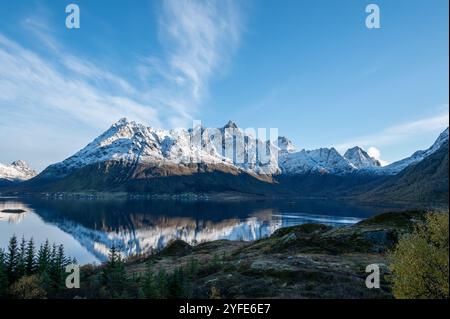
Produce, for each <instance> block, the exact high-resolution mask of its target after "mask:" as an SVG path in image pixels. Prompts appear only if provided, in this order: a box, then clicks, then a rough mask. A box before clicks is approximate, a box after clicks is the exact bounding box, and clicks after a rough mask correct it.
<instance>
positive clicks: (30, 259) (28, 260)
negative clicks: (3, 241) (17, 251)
mask: <svg viewBox="0 0 450 319" xmlns="http://www.w3.org/2000/svg"><path fill="white" fill-rule="evenodd" d="M34 255H35V248H34V240H33V238H31V239H30V240H29V241H28V245H27V251H26V253H25V272H26V274H27V276H30V275H32V274H34V273H35V271H36V259H35V257H34Z"/></svg>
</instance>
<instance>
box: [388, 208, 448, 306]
mask: <svg viewBox="0 0 450 319" xmlns="http://www.w3.org/2000/svg"><path fill="white" fill-rule="evenodd" d="M448 227H449V216H448V213H446V214H444V213H430V214H428V215H427V217H426V220H425V222H423V223H421V224H420V225H418V226H417V227H416V229H415V230H414V231H413V232H412V233H411V234H408V235H405V236H403V237H401V238H400V240H399V242H398V244H397V246H396V247H395V249H394V250H393V251H392V252H391V254H390V261H391V263H390V269H391V272H392V276H391V280H392V284H393V287H392V291H393V294H394V296H395V297H396V298H401V299H414V298H421V299H425V298H432V299H435V298H436V299H437V298H445V299H447V298H448V297H449V293H448V289H449V267H448V264H449V229H448Z"/></svg>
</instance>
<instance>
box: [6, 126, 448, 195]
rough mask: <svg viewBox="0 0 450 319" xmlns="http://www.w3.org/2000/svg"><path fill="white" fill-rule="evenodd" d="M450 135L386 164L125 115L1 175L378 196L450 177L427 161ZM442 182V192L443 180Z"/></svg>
mask: <svg viewBox="0 0 450 319" xmlns="http://www.w3.org/2000/svg"><path fill="white" fill-rule="evenodd" d="M448 134H449V130H448V128H447V129H446V130H445V131H444V132H442V133H441V134H440V135H439V137H438V138H437V140H436V142H435V143H434V144H433V145H432V146H431V147H430V148H428V149H426V150H423V151H417V152H415V153H414V154H412V155H411V156H410V157H408V158H405V159H403V160H400V161H398V162H395V163H392V164H390V165H387V166H382V165H381V163H380V162H379V161H378V160H376V159H374V158H372V157H370V155H369V154H368V153H367V152H366V151H364V150H363V149H362V148H360V147H358V146H355V147H353V148H350V149H349V150H347V151H346V152H345V153H344V154H343V155H341V154H340V153H339V152H338V151H337V150H336V149H334V148H320V149H316V150H304V149H303V150H300V151H297V150H296V148H295V146H294V145H293V143H292V142H291V141H290V140H289V139H288V138H286V137H278V138H277V139H275V140H273V141H270V140H262V139H259V138H256V137H255V134H252V132H247V130H243V129H240V128H239V127H238V126H237V125H236V123H234V122H232V121H229V122H228V123H227V124H226V125H225V126H223V127H221V128H217V129H216V128H204V127H201V126H198V127H194V128H192V129H188V130H185V129H173V130H162V129H154V128H152V127H146V126H144V125H142V124H139V123H136V122H133V121H128V120H127V119H121V120H119V121H118V122H117V123H115V124H113V125H112V126H111V127H110V128H109V129H108V130H106V131H105V132H104V133H103V134H101V135H100V136H99V137H97V138H96V139H94V140H93V141H92V142H91V143H89V144H88V145H87V146H86V147H84V148H83V149H81V150H80V151H79V152H77V153H75V154H74V155H73V156H71V157H69V158H67V159H65V160H64V161H62V162H59V163H56V164H53V165H50V166H48V167H47V168H46V169H44V170H43V171H42V172H41V173H40V174H38V175H37V176H35V173H34V172H33V171H32V170H31V169H29V168H28V167H27V166H26V165H25V163H24V162H22V161H18V162H15V163H13V164H12V165H10V166H5V165H2V166H0V180H8V181H23V180H26V179H28V181H25V182H22V183H20V185H19V186H17V187H16V188H15V189H14V190H15V191H27V192H36V191H38V192H87V191H93V192H100V191H101V192H105V191H107V192H127V193H139V194H143V193H145V194H149V193H151V194H179V193H187V192H193V193H198V192H201V193H211V192H238V193H243V194H247V195H249V194H251V195H262V196H280V195H283V196H309V197H311V196H313V197H314V196H348V195H352V196H353V195H355V196H356V195H357V196H361V197H364V196H362V194H361V192H360V191H359V190H362V189H364V190H365V194H366V195H368V194H372V195H373V197H374V198H375V197H377V196H381V195H382V194H383V192H382V191H381V190H382V189H385V190H387V189H389V190H390V191H389V192H388V193H386V194H385V195H386V196H387V194H390V195H392V196H393V197H396V195H395V194H396V193H399V194H402V191H403V193H404V192H408V194H411V191H413V189H412V188H414V186H413V184H414V183H418V184H423V185H425V184H427V183H428V181H429V180H433V181H436V180H439V179H442V180H445V178H447V180H448V172H444V171H443V170H442V171H441V170H438V168H436V167H435V168H436V169H437V170H438V171H432V169H431V168H430V167H431V166H435V165H436V163H438V162H439V163H443V164H442V165H444V164H445V154H444V153H445V148H447V149H448ZM447 168H448V158H447ZM25 172H26V173H25ZM430 174H431V175H430ZM411 175H414V176H416V178H412V177H408V176H411ZM419 176H420V177H419ZM395 185H398V187H396V186H395ZM434 185H437V184H436V183H434ZM439 187H440V189H441V192H442V193H443V194H445V187H444V188H442V187H441V186H439ZM408 189H409V191H407V190H408ZM417 189H419V188H417ZM420 189H423V187H421V188H420ZM399 190H401V191H399ZM429 190H433V187H431V186H430V188H429ZM376 194H377V195H376ZM375 195H376V196H375ZM392 196H390V197H392ZM405 196H406V194H402V197H404V198H407V197H408V198H409V197H410V196H409V195H408V196H406V197H405ZM424 196H425V198H423V200H433V192H430V191H428V192H427V194H426V195H424ZM388 197H389V196H388ZM444 197H445V196H444ZM446 197H447V198H448V185H447V189H446ZM365 198H367V197H365ZM394 199H395V198H394ZM397 199H398V198H397ZM440 199H442V196H441V197H440Z"/></svg>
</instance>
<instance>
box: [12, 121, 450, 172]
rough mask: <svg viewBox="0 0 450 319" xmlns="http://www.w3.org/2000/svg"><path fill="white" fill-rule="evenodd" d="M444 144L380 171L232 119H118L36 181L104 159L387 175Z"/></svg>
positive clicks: (357, 153) (360, 154)
mask: <svg viewBox="0 0 450 319" xmlns="http://www.w3.org/2000/svg"><path fill="white" fill-rule="evenodd" d="M444 142H447V143H448V128H447V130H446V131H444V132H443V133H442V134H441V135H440V136H439V138H438V140H437V141H436V143H435V144H434V145H433V146H432V147H430V148H429V149H428V150H425V151H418V152H416V153H414V154H413V155H412V156H411V157H409V158H407V159H404V160H402V161H399V162H396V163H393V164H391V165H388V166H385V167H381V165H380V163H379V161H377V160H376V159H374V158H371V157H370V156H369V155H368V154H367V152H365V151H364V150H363V149H361V148H360V147H357V146H356V147H354V148H351V149H349V150H347V152H345V154H344V156H342V155H341V154H339V153H338V152H337V151H336V150H335V149H334V148H320V149H317V150H301V151H299V152H295V146H294V145H293V144H292V142H291V141H290V140H289V139H287V138H286V137H278V138H277V139H276V140H275V141H274V142H269V141H263V140H261V139H257V138H255V137H254V136H253V134H250V133H248V132H247V131H244V130H242V129H240V128H239V127H238V126H237V125H236V124H235V123H234V122H232V121H229V122H228V123H227V124H226V125H225V126H224V127H222V128H203V127H201V126H198V127H194V128H192V129H188V130H185V129H173V130H163V129H154V128H152V127H146V126H144V125H142V124H137V123H135V122H133V121H131V122H130V121H128V120H126V119H121V120H119V121H118V122H117V123H115V124H113V125H112V126H111V127H110V128H109V129H108V130H107V131H105V132H104V133H103V134H101V135H100V136H99V137H97V138H96V139H95V140H94V141H92V142H91V143H90V144H88V145H87V146H86V147H85V148H83V149H82V150H80V151H79V152H77V153H76V154H75V155H73V156H71V157H69V158H67V159H66V160H64V161H62V162H60V163H57V164H53V165H51V166H49V167H48V168H47V169H45V170H44V172H43V173H42V174H41V175H40V177H44V178H45V177H50V178H55V177H56V178H60V177H64V176H67V175H69V174H70V173H72V172H74V171H76V170H77V169H79V168H82V167H84V166H87V165H90V164H94V163H101V162H106V161H121V162H126V163H131V164H149V165H157V166H164V165H166V164H167V165H188V164H192V163H194V164H196V163H204V164H221V165H226V166H230V167H233V168H237V169H239V170H241V171H244V172H248V173H252V174H268V175H277V174H306V173H321V174H325V173H327V174H337V175H345V174H350V173H355V172H356V173H361V174H377V175H389V174H396V173H398V172H400V171H401V170H402V169H404V168H405V167H407V166H409V165H411V164H414V163H417V162H419V161H421V160H422V159H424V158H425V157H427V156H428V155H430V154H432V153H433V152H435V151H436V150H437V149H439V147H440V145H442V143H444ZM275 144H277V145H275ZM4 170H5V171H6V169H4Z"/></svg>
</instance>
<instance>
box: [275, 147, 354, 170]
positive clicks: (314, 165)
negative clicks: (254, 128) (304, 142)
mask: <svg viewBox="0 0 450 319" xmlns="http://www.w3.org/2000/svg"><path fill="white" fill-rule="evenodd" d="M280 167H281V168H282V172H283V174H305V173H321V174H328V173H330V174H338V175H339V174H347V173H351V172H353V171H354V170H356V167H355V166H354V165H352V164H351V163H350V162H349V161H348V160H347V159H346V158H344V157H343V156H342V155H341V154H339V152H338V151H336V150H335V149H334V148H320V149H317V150H312V151H307V150H301V151H300V152H296V153H288V154H280Z"/></svg>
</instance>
